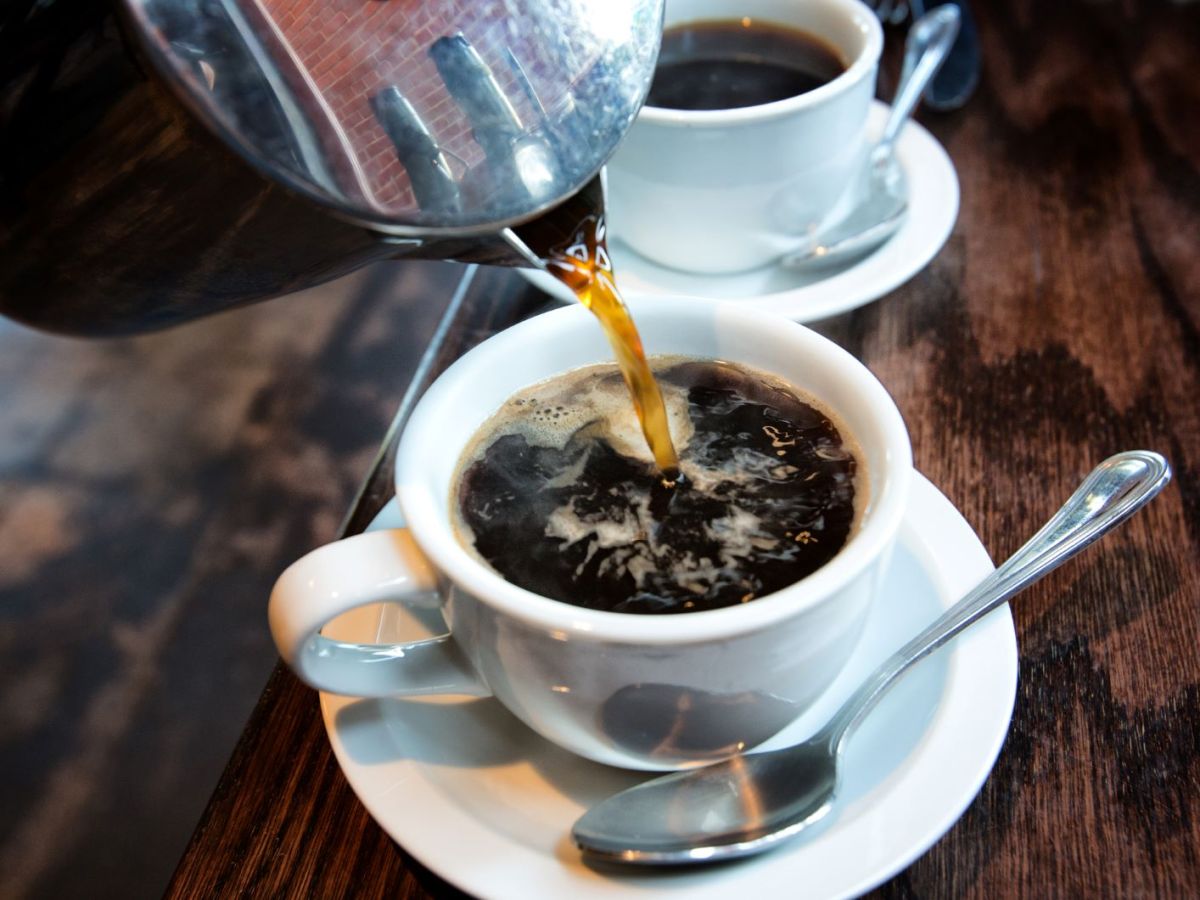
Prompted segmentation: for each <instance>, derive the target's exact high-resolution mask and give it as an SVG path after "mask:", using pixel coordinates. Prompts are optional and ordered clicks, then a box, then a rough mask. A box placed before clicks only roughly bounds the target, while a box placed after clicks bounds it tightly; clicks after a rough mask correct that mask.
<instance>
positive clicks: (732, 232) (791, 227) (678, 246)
mask: <svg viewBox="0 0 1200 900" xmlns="http://www.w3.org/2000/svg"><path fill="white" fill-rule="evenodd" d="M743 17H748V18H750V19H752V20H755V21H760V22H768V23H776V24H779V25H783V26H787V27H791V28H796V29H799V30H800V31H803V32H807V33H808V34H810V35H813V36H815V37H817V38H819V39H821V40H823V41H824V42H825V43H827V44H829V45H831V46H832V47H833V48H834V49H835V50H836V51H838V53H839V54H840V55H841V57H842V59H843V61H844V62H845V63H846V64H847V68H846V71H844V72H843V73H842V74H841V75H839V76H837V77H836V78H835V79H833V80H832V81H830V82H828V83H827V84H824V85H822V86H820V87H818V88H815V89H814V90H811V91H808V92H806V93H803V94H799V95H797V96H794V97H790V98H788V99H786V100H780V101H777V102H774V103H767V104H762V105H759V106H750V107H744V108H740V109H725V110H697V111H691V110H678V109H665V108H660V107H653V106H645V107H643V108H642V111H641V112H640V113H639V114H638V117H637V119H636V121H635V122H634V125H633V127H632V128H631V129H630V131H629V133H628V134H627V135H626V137H625V139H624V141H623V142H622V143H621V144H620V146H619V147H618V149H617V152H616V153H615V154H614V155H613V157H612V159H611V160H610V161H609V163H608V190H609V221H610V232H611V234H612V235H614V236H616V237H618V238H620V239H622V240H624V241H625V242H626V243H627V244H629V245H630V246H631V247H633V248H634V249H635V250H636V251H637V252H638V253H640V254H642V255H643V256H645V257H647V258H648V259H651V260H653V261H654V262H657V263H660V264H662V265H664V266H670V267H672V268H677V269H684V270H689V271H693V272H701V273H721V272H736V271H741V270H744V269H751V268H755V267H757V266H761V265H764V264H766V263H769V262H771V261H772V260H774V259H777V258H778V257H780V256H781V255H783V254H784V253H786V252H788V251H789V250H791V249H794V248H795V246H796V245H797V244H798V243H799V240H800V238H801V237H803V236H804V235H807V234H809V233H811V232H812V231H813V230H815V229H816V228H817V227H818V226H819V224H820V223H821V222H822V220H824V219H825V218H826V217H827V216H828V215H829V214H830V212H831V211H832V210H833V209H834V207H835V205H836V204H837V201H838V200H839V198H840V197H841V195H842V193H843V192H844V191H845V190H846V189H847V187H848V186H849V184H850V182H851V177H852V175H853V173H854V171H855V169H856V167H857V166H858V165H860V164H861V163H862V159H863V153H864V149H865V128H866V120H867V113H868V110H869V109H870V105H871V99H872V97H873V96H874V92H875V76H876V73H877V71H878V65H879V55H880V52H881V50H882V47H883V35H882V31H881V29H880V26H879V21H878V19H877V18H876V16H875V14H874V13H872V12H871V10H870V9H868V8H867V7H866V6H864V5H863V4H862V3H860V2H858V0H668V2H667V4H666V21H665V24H666V27H667V28H670V27H671V26H673V25H677V24H679V23H682V22H693V21H706V20H729V19H742V18H743Z"/></svg>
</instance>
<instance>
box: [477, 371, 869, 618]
mask: <svg viewBox="0 0 1200 900" xmlns="http://www.w3.org/2000/svg"><path fill="white" fill-rule="evenodd" d="M655 376H656V378H657V379H658V381H659V384H660V385H661V386H662V389H663V394H664V398H665V400H666V404H667V409H668V417H669V419H670V424H671V429H672V433H673V435H674V437H675V443H676V447H677V448H678V449H679V451H680V454H679V459H680V472H681V474H682V477H681V478H680V480H679V481H678V482H677V483H675V484H674V485H670V484H667V483H664V481H663V478H662V474H661V472H660V471H659V469H658V468H657V467H656V466H655V465H654V463H653V460H652V459H651V458H650V456H649V453H648V451H647V450H646V447H645V441H644V439H643V438H642V436H641V431H640V428H639V426H638V423H637V420H636V418H635V417H634V415H633V411H632V409H631V408H630V403H629V399H628V394H627V393H626V390H625V386H624V384H623V382H622V380H621V376H620V374H619V373H618V372H617V370H616V367H615V366H612V365H602V366H590V367H587V368H583V369H578V370H576V371H574V372H570V373H567V374H565V375H562V376H559V377H557V378H554V379H551V380H550V381H547V382H543V383H542V384H539V385H535V386H533V387H531V388H527V389H525V390H523V391H521V392H519V393H518V394H516V395H514V396H513V397H511V398H510V399H509V400H508V402H507V403H506V404H505V405H504V407H503V408H502V409H501V410H500V411H499V412H497V413H496V414H495V415H494V416H493V417H492V418H491V419H490V420H489V421H488V422H487V423H485V424H484V426H483V427H482V428H481V429H480V431H479V433H478V434H477V436H476V438H475V440H474V441H473V443H472V445H471V446H470V447H468V448H467V450H466V451H465V453H464V455H463V459H462V460H461V462H460V464H459V477H458V479H457V482H456V483H457V484H458V491H457V496H456V498H455V500H454V513H455V517H456V527H457V531H458V534H459V537H460V540H461V541H462V543H463V544H464V545H466V546H467V547H469V548H472V549H473V550H474V552H475V553H476V554H478V555H479V556H480V557H482V559H483V560H484V561H485V562H486V563H487V564H488V565H489V566H491V567H492V568H493V569H494V570H495V571H496V572H498V573H499V574H500V575H501V576H503V577H504V578H505V579H506V580H508V581H510V582H512V583H514V584H517V585H519V586H521V587H523V588H526V589H528V590H530V591H533V592H535V593H537V594H541V595H543V596H546V597H552V598H554V599H556V600H561V601H563V602H566V603H571V604H575V605H577V606H582V607H587V608H590V609H602V610H609V611H614V612H629V613H677V612H691V611H699V610H706V609H716V608H719V607H725V606H734V605H738V604H741V603H746V602H749V601H751V600H754V599H755V598H757V597H761V596H764V595H766V594H770V593H773V592H775V591H777V590H779V589H780V588H783V587H786V586H788V585H790V584H792V583H794V582H796V581H798V580H800V579H801V578H803V577H805V576H806V575H809V574H811V573H812V572H814V571H815V570H816V569H818V568H820V567H821V566H822V565H824V564H825V563H826V562H828V561H829V560H830V559H831V558H832V557H833V556H834V555H835V554H837V552H838V551H839V550H840V549H841V548H842V546H843V545H844V544H845V542H846V540H847V539H848V537H849V536H850V534H851V533H852V532H853V530H854V528H855V527H856V523H857V517H858V509H859V507H860V506H861V505H862V503H863V501H864V499H865V494H866V491H865V490H864V489H863V488H862V481H863V478H864V476H863V473H861V472H860V471H859V466H858V462H857V459H858V458H859V457H860V456H861V454H859V453H858V452H857V450H856V448H854V447H853V446H852V445H851V443H850V440H849V438H848V436H846V435H844V434H843V433H842V430H841V429H839V428H838V426H837V425H836V424H835V423H834V420H833V418H832V417H831V415H830V414H828V413H827V412H825V411H823V410H822V409H821V408H820V407H819V405H818V403H817V401H815V400H813V399H811V398H804V397H801V396H799V395H798V394H797V392H796V391H795V390H794V389H792V388H791V387H789V386H788V385H786V384H784V383H783V382H781V381H779V380H778V379H775V378H773V377H771V376H767V375H765V374H763V373H760V372H756V371H753V370H751V369H748V368H744V367H741V366H735V365H731V364H728V363H723V362H712V361H698V360H685V359H680V358H674V359H669V360H658V361H657V362H656V365H655Z"/></svg>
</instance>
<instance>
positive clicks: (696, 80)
mask: <svg viewBox="0 0 1200 900" xmlns="http://www.w3.org/2000/svg"><path fill="white" fill-rule="evenodd" d="M744 21H746V22H748V23H749V24H743V22H744ZM844 71H846V66H845V64H844V63H843V62H842V60H841V58H840V57H839V56H838V54H837V52H836V51H835V50H834V49H833V48H832V47H830V46H829V45H828V44H826V43H825V42H824V41H822V40H821V39H820V38H817V37H816V36H814V35H810V34H808V33H806V32H803V31H799V30H797V29H794V28H786V27H784V26H781V25H774V24H768V23H760V22H756V21H754V20H741V19H733V20H729V21H724V20H721V21H707V22H689V23H686V24H683V25H676V26H674V27H673V28H668V29H667V30H666V31H664V32H663V40H662V49H661V50H660V51H659V55H658V66H657V68H656V69H655V71H654V81H653V83H652V84H651V86H650V95H649V97H648V98H647V99H646V104H647V105H648V106H661V107H666V108H668V109H688V110H698V109H737V108H739V107H743V106H758V105H759V104H762V103H774V102H775V101H777V100H786V99H787V98H788V97H795V96H796V95H798V94H803V93H805V92H806V91H811V90H813V89H814V88H818V87H820V86H821V85H823V84H828V83H829V82H830V81H832V80H833V79H834V78H836V77H837V76H838V75H841V74H842V72H844Z"/></svg>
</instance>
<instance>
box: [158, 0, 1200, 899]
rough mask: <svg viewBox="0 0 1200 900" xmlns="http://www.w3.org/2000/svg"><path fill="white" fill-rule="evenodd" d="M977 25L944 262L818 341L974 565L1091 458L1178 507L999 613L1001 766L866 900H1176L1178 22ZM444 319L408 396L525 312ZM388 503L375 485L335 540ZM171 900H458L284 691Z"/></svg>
mask: <svg viewBox="0 0 1200 900" xmlns="http://www.w3.org/2000/svg"><path fill="white" fill-rule="evenodd" d="M977 18H978V19H979V25H980V30H981V37H982V44H983V51H984V59H985V67H986V68H985V75H984V80H983V83H982V85H981V87H980V90H979V92H978V93H977V94H976V96H975V97H974V98H973V99H972V100H971V102H970V104H969V105H968V106H967V107H966V108H965V109H963V110H961V111H959V112H957V113H952V114H945V115H940V116H934V115H929V116H922V119H923V121H924V123H925V124H926V126H927V127H929V128H930V129H931V130H932V131H933V132H934V134H935V135H936V136H937V137H938V138H939V139H940V140H941V141H942V143H943V144H944V145H945V147H946V148H947V150H948V151H949V153H950V156H951V157H952V158H953V160H954V161H955V164H956V165H957V167H958V172H959V177H960V179H961V185H962V210H961V213H960V216H959V220H958V224H957V226H956V228H955V230H954V233H953V235H952V236H951V238H950V241H949V243H948V244H947V246H946V247H945V249H944V250H942V252H941V253H940V255H939V256H938V257H937V258H936V259H935V260H934V262H933V263H932V265H930V266H929V267H928V268H927V269H926V270H925V271H924V272H922V273H921V274H920V275H918V276H917V277H916V278H914V279H913V280H912V281H911V282H909V283H908V284H907V285H905V286H903V287H902V288H900V289H899V290H897V291H895V292H894V293H892V294H891V295H889V296H887V297H886V298H884V299H883V300H881V301H880V302H878V303H875V304H872V305H869V306H866V307H864V308H861V309H859V310H856V311H854V312H851V313H848V314H846V315H844V316H841V317H838V318H836V319H832V320H828V321H826V322H823V323H820V325H819V328H820V329H821V330H822V331H824V332H825V333H826V334H827V335H829V336H830V337H832V338H834V339H835V340H837V341H838V342H839V343H841V344H842V345H844V346H846V347H847V348H849V349H850V350H851V351H852V352H854V353H855V354H857V355H858V356H859V357H860V358H862V359H863V360H864V361H865V362H866V363H867V364H868V365H869V366H870V367H871V368H872V369H873V370H874V371H875V373H876V374H877V375H878V376H879V377H880V378H881V379H882V380H883V382H884V383H885V384H886V385H887V386H888V387H889V388H890V390H891V391H892V392H893V394H894V395H895V397H896V399H897V401H898V403H899V405H900V408H901V410H902V412H903V413H904V415H905V417H906V419H907V421H908V425H909V428H910V429H911V433H912V439H913V446H914V451H915V455H916V462H917V466H918V467H919V468H920V470H921V471H922V472H924V473H925V474H926V475H927V476H928V477H929V478H930V479H931V480H932V481H933V482H934V483H935V484H937V485H938V486H939V487H940V488H941V489H942V490H943V491H944V492H945V493H946V494H947V495H948V496H949V497H950V499H951V500H952V501H953V502H954V503H955V504H956V505H957V506H958V508H959V509H960V510H961V511H962V512H963V514H964V515H965V516H966V518H967V520H968V521H970V522H971V523H972V524H973V525H974V527H975V528H976V530H977V532H978V533H979V535H980V536H981V538H982V540H983V542H984V544H985V545H986V546H987V548H988V549H989V551H990V552H991V553H992V555H993V557H994V558H1002V557H1004V556H1006V555H1008V554H1009V553H1011V552H1012V551H1013V550H1015V549H1016V548H1017V546H1019V544H1020V543H1021V542H1022V541H1023V540H1024V538H1025V537H1027V536H1028V534H1029V533H1031V531H1032V530H1033V529H1034V527H1035V526H1036V525H1038V524H1040V523H1041V522H1042V521H1043V520H1044V519H1045V517H1047V516H1048V515H1049V514H1050V513H1051V512H1052V511H1053V509H1054V508H1056V507H1057V505H1058V503H1059V502H1060V501H1061V500H1062V499H1063V498H1065V497H1066V496H1067V494H1068V493H1069V492H1070V491H1071V490H1072V489H1073V488H1074V486H1075V485H1076V483H1077V482H1078V481H1079V479H1080V478H1081V477H1082V476H1083V474H1084V473H1085V472H1086V471H1087V470H1088V469H1090V468H1091V466H1092V465H1094V464H1095V463H1096V462H1098V461H1099V460H1101V459H1102V458H1104V457H1106V456H1108V455H1109V454H1111V453H1113V452H1116V451H1118V450H1122V449H1130V448H1135V447H1145V448H1149V449H1156V450H1159V451H1161V452H1163V453H1164V454H1165V455H1167V456H1168V457H1169V459H1170V460H1171V462H1172V464H1173V466H1174V470H1175V480H1174V482H1173V484H1172V485H1171V486H1170V487H1168V488H1167V490H1166V491H1165V492H1164V493H1163V494H1162V495H1161V496H1160V497H1159V498H1158V499H1157V500H1156V501H1155V502H1154V503H1153V504H1152V505H1151V506H1150V507H1149V508H1148V509H1146V510H1145V511H1144V512H1143V513H1141V514H1140V515H1139V516H1137V517H1136V518H1135V519H1134V520H1132V521H1131V522H1130V523H1129V524H1127V525H1126V526H1125V527H1124V528H1123V530H1121V531H1120V532H1119V533H1118V534H1116V535H1113V536H1110V538H1109V539H1107V540H1106V541H1104V542H1102V543H1101V544H1099V545H1097V546H1096V547H1095V548H1093V549H1091V550H1090V551H1089V552H1088V553H1087V554H1086V555H1085V556H1084V557H1082V558H1081V559H1079V560H1076V561H1074V562H1073V563H1070V564H1068V565H1067V566H1065V567H1064V568H1063V569H1061V570H1059V571H1058V572H1056V573H1055V574H1053V575H1052V576H1050V577H1049V578H1048V579H1046V580H1045V581H1044V582H1042V583H1041V584H1039V585H1038V586H1036V587H1035V588H1034V589H1033V590H1031V591H1030V592H1029V593H1028V594H1026V595H1024V596H1022V597H1021V598H1020V601H1019V602H1018V603H1017V604H1016V605H1015V609H1014V614H1015V618H1016V624H1017V631H1018V638H1019V642H1020V686H1019V689H1018V697H1017V703H1016V709H1015V713H1014V718H1013V722H1012V728H1011V732H1010V734H1009V737H1008V740H1007V743H1006V744H1005V747H1004V749H1003V751H1002V753H1001V755H1000V758H999V760H998V762H997V764H996V767H995V769H994V770H993V772H992V774H991V776H990V778H989V779H988V781H987V782H986V784H985V786H984V788H983V791H982V792H981V794H980V795H979V797H978V798H977V799H976V800H975V802H974V803H973V804H972V805H971V806H970V808H969V809H968V810H967V812H966V814H965V815H964V816H963V817H962V819H961V820H960V821H959V822H958V823H957V824H956V825H955V826H954V827H953V828H952V829H951V830H950V832H949V833H948V834H947V835H946V836H945V837H944V838H943V839H942V840H941V841H940V842H938V843H937V844H936V845H935V846H934V847H933V848H932V849H931V850H930V851H929V852H928V853H927V854H925V855H924V856H923V857H921V858H920V859H919V860H918V861H917V862H915V863H914V864H913V865H912V866H911V867H910V868H909V869H908V870H907V871H905V872H903V873H902V874H900V875H899V876H897V877H896V878H895V879H893V880H892V881H890V882H889V883H887V884H885V885H883V886H882V887H881V888H880V889H879V891H878V893H879V894H880V895H882V896H891V897H909V896H927V897H948V896H974V897H995V896H1028V897H1044V896H1052V895H1057V896H1066V897H1078V896H1139V897H1145V896H1179V897H1196V896H1200V803H1198V802H1197V800H1198V797H1200V654H1198V653H1197V645H1198V643H1200V566H1198V565H1197V563H1198V561H1200V553H1198V548H1200V253H1198V251H1197V238H1198V237H1200V165H1198V164H1200V78H1198V77H1197V75H1196V69H1195V63H1196V58H1197V56H1196V54H1197V50H1198V48H1200V5H1196V4H1172V3H1166V2H1159V3H1152V4H1151V3H1143V4H1117V3H1111V2H1063V3H1053V4H1036V3H1008V2H1002V0H997V2H994V3H991V4H989V5H987V6H985V7H983V8H981V9H979V10H977ZM899 39H900V34H899V33H898V32H892V33H889V43H890V44H895V43H897V42H898V41H899ZM894 63H895V58H894V53H893V54H892V56H891V57H890V58H889V69H888V72H889V74H890V73H894ZM889 82H890V79H889ZM882 93H884V95H885V96H886V95H888V94H889V91H888V90H887V89H886V88H885V89H884V90H883V91H882ZM453 305H454V312H455V315H454V316H452V317H450V318H449V319H448V320H447V328H448V331H447V334H446V341H445V342H444V344H443V345H442V348H441V350H440V351H439V352H438V353H436V354H433V355H432V356H431V358H430V359H428V360H427V361H426V362H427V366H426V372H425V374H426V375H429V376H432V375H435V374H436V373H437V372H438V371H440V370H441V369H442V368H443V367H444V366H445V365H447V364H448V363H449V362H451V361H452V359H453V358H455V357H456V356H458V355H459V354H460V353H461V352H463V351H464V350H465V349H467V348H468V347H470V346H472V345H473V344H475V343H476V342H478V341H479V340H481V339H483V338H484V337H486V336H487V335H488V334H491V333H493V332H494V331H496V330H497V329H499V328H502V327H504V326H506V325H508V324H510V323H511V322H513V321H515V320H517V319H520V318H522V317H524V316H526V315H529V314H531V313H533V312H535V311H537V310H538V309H539V308H540V307H541V306H542V305H543V300H542V298H541V297H540V296H539V295H538V294H537V293H536V292H534V291H532V290H531V289H529V288H527V287H526V286H525V283H524V282H523V281H522V280H521V279H519V278H518V277H517V276H516V275H515V274H514V273H512V272H508V271H502V270H486V269H481V270H479V271H478V273H477V274H476V277H475V278H474V280H473V282H472V283H470V284H469V285H468V286H467V289H466V290H465V291H463V292H462V294H461V296H459V297H458V298H457V299H456V302H455V304H453ZM422 383H423V382H421V381H419V383H418V384H417V386H416V387H414V389H413V392H414V393H416V392H418V391H419V389H420V386H421V384H422ZM384 467H385V468H386V460H385V461H384ZM380 484H382V485H383V486H382V487H379V485H380ZM386 494H387V482H386V479H384V480H383V481H382V482H378V481H377V482H376V486H375V487H374V488H373V489H372V490H371V491H370V492H368V495H367V496H366V497H365V498H364V503H363V504H362V505H361V507H360V513H359V515H358V516H357V517H353V518H352V520H351V521H349V522H348V528H349V530H351V531H354V530H358V529H360V528H361V527H362V526H363V524H365V520H366V518H367V517H368V516H369V514H370V513H371V512H372V511H373V510H374V509H375V508H377V506H378V504H379V503H380V502H382V501H383V500H384V499H386ZM463 864H464V865H469V861H467V860H464V863H463ZM168 893H169V896H173V897H205V898H207V897H216V896H223V897H224V896H255V897H282V896H295V897H322V898H324V897H337V896H354V897H375V896H381V897H382V896H391V897H394V896H405V897H421V896H427V895H436V896H443V895H446V894H452V893H454V892H453V889H451V888H449V887H448V886H447V885H445V883H443V882H442V881H441V880H440V879H438V878H437V877H436V876H434V875H432V874H431V873H429V872H427V871H425V870H423V869H422V868H421V867H420V866H419V865H417V864H416V863H415V862H414V861H412V860H411V859H409V858H408V857H407V856H406V854H405V853H404V850H403V848H400V847H397V846H396V845H394V844H393V843H392V842H391V840H390V839H389V838H388V837H387V836H386V835H385V834H384V833H383V832H382V830H381V829H380V828H379V827H378V826H376V825H375V823H374V822H373V821H372V820H371V818H370V817H369V816H368V815H367V813H366V811H365V810H364V809H363V807H362V806H361V805H360V804H359V802H358V801H357V799H356V798H355V797H354V795H353V793H352V792H351V790H350V788H349V786H348V785H347V783H346V781H345V779H344V778H343V776H342V774H341V772H340V770H339V769H338V767H337V765H336V763H335V762H334V759H333V757H332V755H331V752H330V749H329V744H328V742H327V740H326V737H325V733H324V729H323V727H322V724H321V719H320V715H319V711H318V706H317V698H316V695H315V694H314V693H313V692H312V691H310V690H308V689H306V688H304V687H302V686H301V685H300V684H299V683H298V682H297V681H296V680H295V679H294V678H293V677H292V676H291V675H290V674H289V673H288V672H287V671H285V670H283V669H281V668H280V669H277V670H276V671H275V674H274V676H273V677H272V678H271V681H270V683H269V684H268V686H267V688H266V690H265V692H264V694H263V696H262V699H261V702H260V703H259V705H258V708H257V709H256V711H255V712H254V714H253V716H252V718H251V720H250V722H249V723H248V725H247V727H246V730H245V732H244V734H243V736H242V739H241V742H240V743H239V744H238V746H237V748H236V750H235V752H234V754H233V757H232V759H231V760H230V763H229V765H228V768H227V769H226V771H225V774H224V776H223V777H222V779H221V781H220V783H219V784H218V785H217V788H216V792H215V794H214V795H213V798H212V801H211V803H210V805H209V807H208V810H207V811H206V813H205V814H204V817H203V819H202V820H201V821H200V823H199V825H198V827H197V829H196V832H195V835H194V837H193V840H192V842H191V845H190V846H189V848H188V849H187V852H186V854H185V855H184V857H183V859H182V860H181V861H180V863H179V866H178V869H177V871H176V874H175V877H174V880H173V881H172V883H171V885H170V888H169V892H168Z"/></svg>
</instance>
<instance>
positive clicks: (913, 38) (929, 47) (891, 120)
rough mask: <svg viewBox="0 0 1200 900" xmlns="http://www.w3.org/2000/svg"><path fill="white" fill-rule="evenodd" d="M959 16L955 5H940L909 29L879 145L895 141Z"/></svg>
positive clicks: (949, 43) (941, 57)
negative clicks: (895, 87)
mask: <svg viewBox="0 0 1200 900" xmlns="http://www.w3.org/2000/svg"><path fill="white" fill-rule="evenodd" d="M958 18H959V12H958V7H956V6H943V7H939V8H938V9H935V10H933V11H932V12H929V13H926V14H925V15H924V16H922V17H921V18H920V19H919V20H917V22H916V23H915V24H914V25H913V26H912V28H911V29H909V32H908V37H907V39H906V40H905V43H904V63H903V65H902V66H901V69H900V82H899V84H900V87H899V89H898V90H897V91H896V96H895V98H893V100H892V111H891V113H890V114H889V115H888V119H887V123H886V124H885V125H884V127H883V137H881V138H880V139H879V146H880V147H885V148H888V147H891V145H892V144H893V143H894V142H895V140H896V138H897V136H898V135H899V134H900V129H901V128H903V127H904V123H905V122H907V121H908V117H909V116H910V115H911V114H912V111H913V110H914V109H915V108H916V106H917V101H918V100H920V99H921V92H922V91H924V90H925V86H926V85H927V84H928V83H929V81H930V79H931V78H933V76H934V75H936V74H937V71H938V69H940V68H941V66H942V63H943V62H944V61H945V59H946V54H947V53H949V52H950V47H951V46H952V45H953V44H954V37H955V35H957V34H958Z"/></svg>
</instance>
